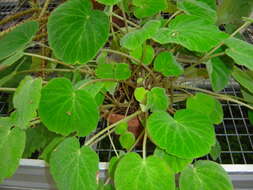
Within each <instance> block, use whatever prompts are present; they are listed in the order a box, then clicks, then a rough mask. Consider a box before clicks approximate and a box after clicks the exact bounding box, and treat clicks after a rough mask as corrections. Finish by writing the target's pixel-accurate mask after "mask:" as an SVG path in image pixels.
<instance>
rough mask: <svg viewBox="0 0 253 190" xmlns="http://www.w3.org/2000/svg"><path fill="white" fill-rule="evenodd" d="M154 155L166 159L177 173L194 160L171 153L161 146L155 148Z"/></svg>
mask: <svg viewBox="0 0 253 190" xmlns="http://www.w3.org/2000/svg"><path fill="white" fill-rule="evenodd" d="M154 155H156V156H158V157H160V158H162V159H163V160H165V161H166V162H167V164H168V165H169V166H170V168H171V169H172V170H173V171H174V172H175V173H178V172H181V171H182V170H183V169H184V168H185V167H186V166H187V165H189V164H190V163H191V162H192V159H182V158H179V157H176V156H173V155H171V154H167V153H166V152H165V151H163V150H161V149H159V148H156V149H155V152H154Z"/></svg>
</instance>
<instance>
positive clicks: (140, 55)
mask: <svg viewBox="0 0 253 190" xmlns="http://www.w3.org/2000/svg"><path fill="white" fill-rule="evenodd" d="M130 55H131V56H133V57H134V58H136V59H138V60H142V62H143V64H145V65H149V64H151V62H152V60H153V58H154V55H155V51H154V49H153V47H152V46H150V45H144V47H143V46H139V47H138V48H137V49H135V50H133V51H131V52H130ZM133 63H134V64H136V65H138V63H135V62H133Z"/></svg>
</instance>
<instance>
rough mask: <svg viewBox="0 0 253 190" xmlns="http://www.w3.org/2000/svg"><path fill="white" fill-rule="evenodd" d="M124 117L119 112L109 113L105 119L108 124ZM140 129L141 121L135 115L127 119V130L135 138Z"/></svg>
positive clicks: (141, 128)
mask: <svg viewBox="0 0 253 190" xmlns="http://www.w3.org/2000/svg"><path fill="white" fill-rule="evenodd" d="M124 118H125V116H124V115H121V114H111V115H109V116H108V118H107V119H108V121H109V123H110V124H113V123H116V122H118V121H120V120H122V119H124ZM142 130H143V127H142V126H141V123H140V121H139V119H138V118H137V117H135V118H133V119H131V120H129V121H128V131H130V132H132V133H133V134H134V135H135V137H136V138H137V137H138V136H139V135H140V134H141V132H142Z"/></svg>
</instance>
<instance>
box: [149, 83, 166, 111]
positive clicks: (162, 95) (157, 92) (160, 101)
mask: <svg viewBox="0 0 253 190" xmlns="http://www.w3.org/2000/svg"><path fill="white" fill-rule="evenodd" d="M169 104H170V101H169V97H168V96H167V94H166V91H165V89H164V88H159V87H155V88H152V90H151V91H149V92H148V93H147V107H148V108H150V109H151V111H152V112H155V111H166V110H167V109H168V106H169Z"/></svg>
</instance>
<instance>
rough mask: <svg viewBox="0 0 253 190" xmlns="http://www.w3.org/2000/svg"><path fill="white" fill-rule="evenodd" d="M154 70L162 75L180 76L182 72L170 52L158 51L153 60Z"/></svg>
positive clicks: (181, 68)
mask: <svg viewBox="0 0 253 190" xmlns="http://www.w3.org/2000/svg"><path fill="white" fill-rule="evenodd" d="M154 70H155V71H157V72H160V73H162V74H163V75H164V76H166V77H168V76H180V75H181V74H183V72H184V69H183V67H182V66H181V65H180V64H179V63H178V62H177V61H176V59H175V57H174V56H173V54H172V53H170V52H162V53H159V54H158V55H157V57H156V59H155V62H154Z"/></svg>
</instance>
